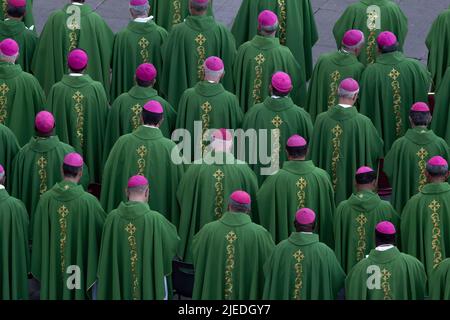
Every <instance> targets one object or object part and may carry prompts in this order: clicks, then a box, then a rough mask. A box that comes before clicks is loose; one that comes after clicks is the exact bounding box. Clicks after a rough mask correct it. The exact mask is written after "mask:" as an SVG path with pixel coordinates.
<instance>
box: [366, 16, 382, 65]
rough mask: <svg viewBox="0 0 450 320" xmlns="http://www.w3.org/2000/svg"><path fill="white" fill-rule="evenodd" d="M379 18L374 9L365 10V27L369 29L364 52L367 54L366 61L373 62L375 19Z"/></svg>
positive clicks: (375, 33)
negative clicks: (366, 22)
mask: <svg viewBox="0 0 450 320" xmlns="http://www.w3.org/2000/svg"><path fill="white" fill-rule="evenodd" d="M378 18H379V16H378V14H377V12H376V10H373V11H369V12H367V21H368V24H367V27H368V29H369V36H368V37H367V47H366V54H367V63H368V64H373V63H375V56H374V55H373V49H374V47H375V43H376V35H377V32H376V25H377V23H376V21H377V19H378Z"/></svg>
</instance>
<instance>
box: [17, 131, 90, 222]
mask: <svg viewBox="0 0 450 320" xmlns="http://www.w3.org/2000/svg"><path fill="white" fill-rule="evenodd" d="M71 152H75V149H74V148H73V147H71V146H69V145H67V144H65V143H62V142H61V141H59V139H58V137H57V136H52V137H50V138H41V137H33V138H31V140H30V142H28V143H27V144H26V145H25V146H23V148H22V149H21V150H20V151H19V153H17V155H16V157H15V158H14V162H13V170H12V180H11V181H10V183H9V186H10V187H11V190H12V195H13V196H14V197H16V198H18V199H20V200H22V201H23V202H24V204H25V206H26V208H27V211H28V213H29V214H30V215H31V216H33V214H34V211H35V209H36V205H37V203H38V201H39V198H40V197H41V195H43V194H44V193H45V192H47V190H49V189H50V188H52V187H53V185H54V184H55V183H57V182H59V181H61V179H62V176H61V167H62V164H63V161H64V157H65V156H66V155H67V154H69V153H71ZM88 184H89V174H88V170H87V168H86V166H85V167H84V169H83V178H82V185H83V187H85V188H87V186H88Z"/></svg>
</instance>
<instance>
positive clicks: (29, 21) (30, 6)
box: [0, 0, 35, 30]
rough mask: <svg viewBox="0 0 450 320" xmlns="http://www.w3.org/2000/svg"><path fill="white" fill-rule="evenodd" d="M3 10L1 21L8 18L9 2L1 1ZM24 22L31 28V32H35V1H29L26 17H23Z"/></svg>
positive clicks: (0, 15)
mask: <svg viewBox="0 0 450 320" xmlns="http://www.w3.org/2000/svg"><path fill="white" fill-rule="evenodd" d="M0 4H1V6H2V7H1V9H0V20H4V19H5V17H6V16H7V14H8V12H7V10H8V0H0ZM23 22H24V23H25V25H26V26H27V28H30V30H34V29H35V26H34V17H33V0H27V6H26V7H25V16H24V17H23Z"/></svg>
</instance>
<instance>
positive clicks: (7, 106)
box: [0, 62, 45, 146]
mask: <svg viewBox="0 0 450 320" xmlns="http://www.w3.org/2000/svg"><path fill="white" fill-rule="evenodd" d="M0 98H1V103H0V124H4V125H6V126H7V127H9V128H10V129H11V131H12V132H13V133H14V134H15V136H16V137H17V140H18V141H19V144H20V145H21V146H23V145H24V144H25V143H27V141H28V140H29V139H30V138H31V137H32V136H33V134H34V117H35V115H36V114H37V113H38V112H39V111H41V110H42V109H43V108H44V103H45V96H44V92H43V91H42V89H41V87H40V85H39V82H38V81H37V80H36V78H35V77H33V76H32V75H31V74H29V73H26V72H23V71H22V68H21V67H20V65H17V64H16V65H14V64H11V63H7V62H0Z"/></svg>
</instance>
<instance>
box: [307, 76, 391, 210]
mask: <svg viewBox="0 0 450 320" xmlns="http://www.w3.org/2000/svg"><path fill="white" fill-rule="evenodd" d="M358 92H359V86H358V82H356V81H355V80H353V79H345V80H344V81H342V82H341V84H340V85H339V89H338V95H339V104H338V105H336V106H334V107H332V108H331V109H330V110H328V111H327V112H324V113H321V114H320V115H319V116H318V117H317V120H316V123H315V125H314V130H313V134H312V138H311V142H310V144H311V147H310V150H311V151H310V152H311V154H310V158H311V160H312V161H313V162H314V164H315V165H316V166H318V167H319V168H322V169H324V170H325V171H327V172H328V174H329V175H330V176H331V182H332V184H333V189H334V191H335V200H336V204H339V203H340V202H341V201H344V200H347V199H348V197H350V195H351V194H352V192H353V191H354V183H353V176H354V173H355V172H356V170H357V169H358V168H359V167H361V166H369V167H372V168H374V169H375V170H377V167H378V160H379V159H380V158H381V157H382V155H383V141H382V140H381V139H380V137H379V135H378V132H377V130H376V129H375V127H374V125H373V124H372V122H371V121H370V119H369V118H367V117H366V116H364V115H362V114H360V113H359V112H358V110H357V109H356V107H355V106H354V104H355V102H356V100H357V99H358Z"/></svg>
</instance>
